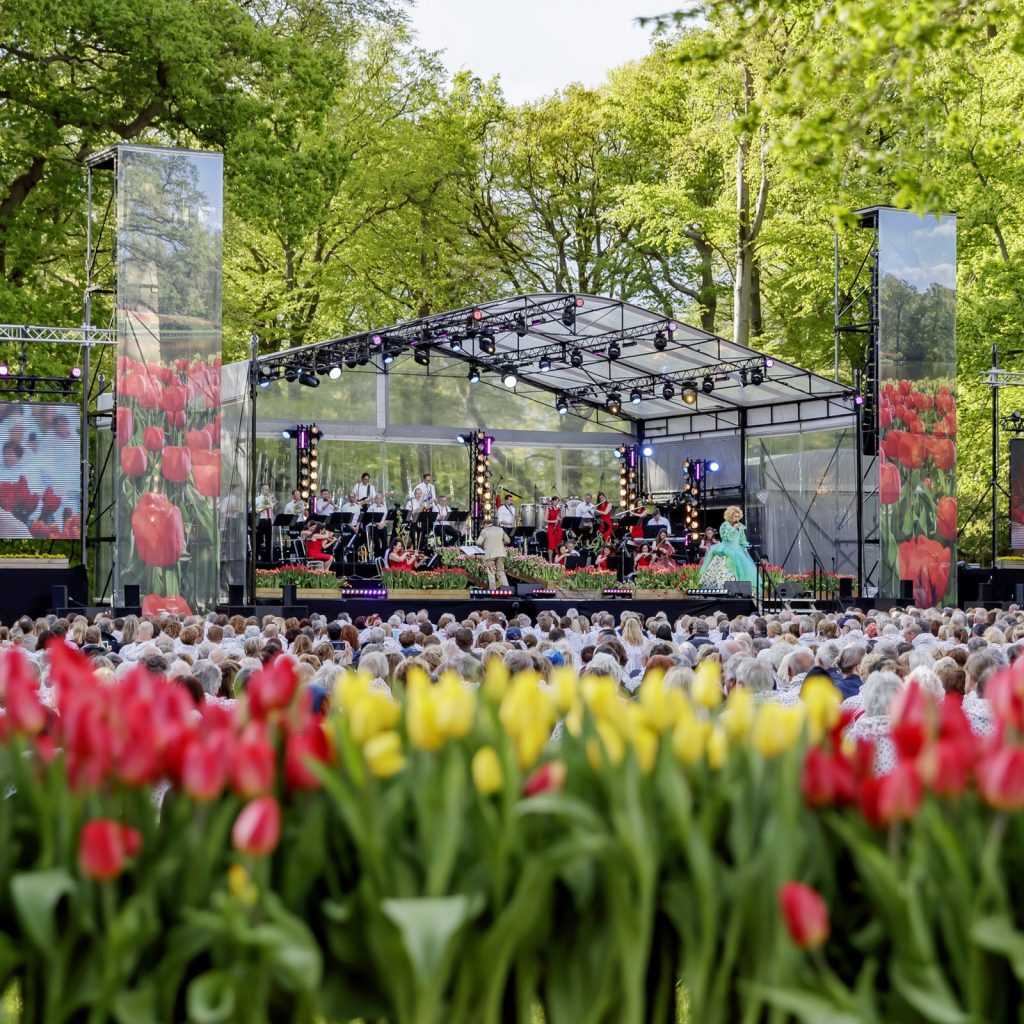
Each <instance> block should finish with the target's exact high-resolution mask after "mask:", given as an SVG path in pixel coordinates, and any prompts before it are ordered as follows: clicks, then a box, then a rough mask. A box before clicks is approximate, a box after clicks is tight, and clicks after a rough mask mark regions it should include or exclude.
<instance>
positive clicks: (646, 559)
mask: <svg viewBox="0 0 1024 1024" xmlns="http://www.w3.org/2000/svg"><path fill="white" fill-rule="evenodd" d="M653 562H654V556H653V555H652V554H651V545H650V544H644V546H643V547H642V548H641V549H640V554H638V555H637V556H636V560H635V561H634V562H633V569H634V570H638V569H649V568H650V567H651V565H652V564H653Z"/></svg>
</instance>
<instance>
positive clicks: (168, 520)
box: [132, 492, 185, 568]
mask: <svg viewBox="0 0 1024 1024" xmlns="http://www.w3.org/2000/svg"><path fill="white" fill-rule="evenodd" d="M132 536H133V537H134V539H135V550H136V551H138V553H139V558H141V559H142V561H143V562H144V563H145V564H146V565H155V566H159V567H161V568H167V567H168V566H172V565H175V564H177V562H178V559H180V558H181V556H182V555H183V554H184V553H185V531H184V528H183V527H182V524H181V509H179V508H178V507H177V506H176V505H172V504H171V503H170V501H168V499H167V496H166V495H163V494H154V493H151V492H147V493H145V494H143V495H142V497H141V498H140V499H139V504H138V506H137V507H136V509H135V511H134V512H133V513H132Z"/></svg>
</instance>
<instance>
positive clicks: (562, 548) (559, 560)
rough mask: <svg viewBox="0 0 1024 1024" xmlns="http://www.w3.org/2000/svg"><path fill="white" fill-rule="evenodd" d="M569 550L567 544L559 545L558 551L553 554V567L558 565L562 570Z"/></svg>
mask: <svg viewBox="0 0 1024 1024" xmlns="http://www.w3.org/2000/svg"><path fill="white" fill-rule="evenodd" d="M568 554H569V549H568V545H567V544H559V545H558V551H557V553H556V554H555V565H560V566H561V567H562V568H563V569H564V568H565V560H566V558H567V557H568Z"/></svg>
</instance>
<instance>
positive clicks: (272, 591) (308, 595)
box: [256, 587, 338, 601]
mask: <svg viewBox="0 0 1024 1024" xmlns="http://www.w3.org/2000/svg"><path fill="white" fill-rule="evenodd" d="M256 596H257V597H275V598H278V599H280V597H281V588H280V587H257V588H256ZM295 596H296V598H301V599H302V600H304V601H309V600H315V599H317V598H324V597H337V596H338V588H337V587H299V588H298V589H297V590H296V591H295Z"/></svg>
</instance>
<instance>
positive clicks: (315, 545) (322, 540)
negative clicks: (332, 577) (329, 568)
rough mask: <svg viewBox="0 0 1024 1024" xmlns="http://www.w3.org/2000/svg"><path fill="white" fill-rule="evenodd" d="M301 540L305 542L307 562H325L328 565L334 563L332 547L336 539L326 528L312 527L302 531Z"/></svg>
mask: <svg viewBox="0 0 1024 1024" xmlns="http://www.w3.org/2000/svg"><path fill="white" fill-rule="evenodd" d="M302 539H303V541H304V542H305V548H306V558H307V560H310V561H317V562H326V563H327V564H328V565H330V563H332V562H333V561H334V545H335V544H336V543H337V538H336V537H335V536H334V534H333V533H331V531H330V530H328V529H327V527H325V526H313V527H311V528H310V529H308V530H303V531H302Z"/></svg>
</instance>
